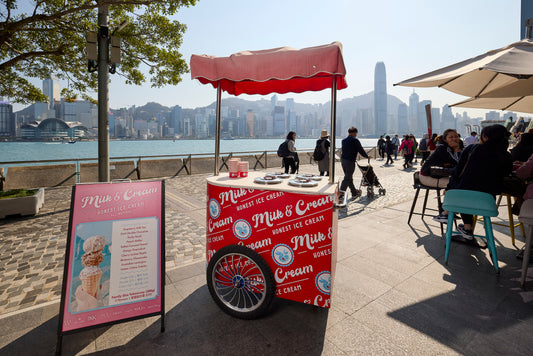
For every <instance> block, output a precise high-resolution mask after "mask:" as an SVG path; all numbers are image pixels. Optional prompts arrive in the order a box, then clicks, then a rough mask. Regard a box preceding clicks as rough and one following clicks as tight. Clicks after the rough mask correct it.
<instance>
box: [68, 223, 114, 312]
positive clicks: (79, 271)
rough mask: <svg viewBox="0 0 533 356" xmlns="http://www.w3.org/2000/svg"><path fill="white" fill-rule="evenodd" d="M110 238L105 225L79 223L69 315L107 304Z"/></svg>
mask: <svg viewBox="0 0 533 356" xmlns="http://www.w3.org/2000/svg"><path fill="white" fill-rule="evenodd" d="M88 235H90V236H88ZM106 236H109V238H106ZM110 236H111V224H110V223H109V222H98V223H86V224H79V225H78V227H77V229H76V243H75V249H74V256H73V270H72V285H71V294H70V295H71V300H70V311H71V312H72V313H76V312H82V311H87V310H91V309H96V308H101V307H104V306H107V305H108V304H109V279H110V264H111V237H110Z"/></svg>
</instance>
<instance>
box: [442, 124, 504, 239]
mask: <svg viewBox="0 0 533 356" xmlns="http://www.w3.org/2000/svg"><path fill="white" fill-rule="evenodd" d="M509 135H510V133H509V132H508V131H507V129H506V128H505V127H504V126H502V125H491V126H486V127H484V128H483V130H482V131H481V135H480V143H479V144H477V145H470V146H468V147H467V148H465V149H464V151H463V153H462V155H461V157H460V159H459V163H458V164H457V167H455V170H454V171H453V174H452V176H451V177H450V183H449V184H448V187H447V188H446V189H447V190H451V189H467V190H476V191H479V192H485V193H489V194H492V195H493V196H494V198H495V199H496V195H498V194H500V193H501V192H502V189H503V180H504V177H507V176H509V174H510V173H511V171H512V169H513V159H512V158H511V154H510V153H509V152H508V151H507V148H508V147H509ZM461 219H463V224H459V225H458V226H457V230H458V231H459V232H461V234H462V235H463V237H464V238H465V239H467V240H472V239H473V238H474V234H473V229H472V224H473V222H474V218H473V216H472V215H468V214H461ZM476 241H477V243H478V245H479V246H480V247H484V246H487V243H486V241H485V240H484V239H483V238H481V237H476Z"/></svg>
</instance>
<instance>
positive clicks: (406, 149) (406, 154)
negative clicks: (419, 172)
mask: <svg viewBox="0 0 533 356" xmlns="http://www.w3.org/2000/svg"><path fill="white" fill-rule="evenodd" d="M413 146H414V142H413V139H412V136H408V135H405V136H404V140H403V141H402V144H401V145H400V151H401V152H402V155H403V158H404V163H403V168H404V169H407V168H409V167H411V166H412V164H411V163H410V162H411V160H412V159H413Z"/></svg>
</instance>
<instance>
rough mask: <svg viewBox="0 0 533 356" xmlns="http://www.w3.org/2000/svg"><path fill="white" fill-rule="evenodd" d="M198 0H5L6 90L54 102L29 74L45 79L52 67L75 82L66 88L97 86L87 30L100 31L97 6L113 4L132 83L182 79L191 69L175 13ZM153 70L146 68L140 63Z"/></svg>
mask: <svg viewBox="0 0 533 356" xmlns="http://www.w3.org/2000/svg"><path fill="white" fill-rule="evenodd" d="M196 2H197V0H68V1H66V0H37V1H33V0H24V1H22V0H20V1H17V0H0V96H5V97H8V98H10V99H11V101H13V102H16V103H21V104H29V103H33V102H36V101H47V100H48V99H47V98H46V97H45V96H44V95H43V93H42V91H41V90H40V89H39V88H37V87H35V86H34V85H33V84H32V83H31V82H30V81H29V80H28V79H29V78H37V79H46V78H48V77H49V74H50V72H53V73H54V75H55V76H56V77H57V78H59V79H63V80H67V81H68V88H64V89H63V90H62V93H61V94H62V95H63V96H64V97H66V98H69V99H73V98H75V97H77V95H78V94H80V95H81V96H82V97H83V98H84V99H87V100H92V98H91V96H90V95H89V94H87V92H88V91H95V90H96V88H97V73H96V72H92V73H89V71H88V69H87V59H86V34H87V32H89V31H94V32H98V25H97V16H98V6H105V5H109V32H110V33H112V32H113V30H114V28H116V27H117V26H118V25H119V24H120V23H122V22H123V21H128V25H127V26H125V27H124V28H123V29H121V30H120V31H118V32H116V33H115V34H114V35H115V36H118V37H120V38H121V41H122V43H121V57H122V62H121V64H120V65H119V67H118V68H117V74H118V75H122V76H124V78H125V81H126V83H127V84H135V85H141V84H143V83H145V82H146V81H147V80H149V81H150V83H151V86H152V87H161V86H164V85H176V84H178V83H179V82H181V75H182V74H184V73H187V72H188V71H189V68H188V66H187V63H186V61H185V60H184V59H183V58H182V56H181V54H180V53H179V52H178V49H179V47H180V45H181V44H182V40H183V34H184V33H185V31H186V29H187V27H186V26H185V25H184V24H181V23H180V22H178V21H175V20H172V19H171V18H170V17H171V16H173V15H175V14H176V13H177V12H178V9H179V8H180V7H182V6H187V7H188V6H193V5H195V4H196ZM145 68H147V69H148V71H147V72H148V74H147V75H145V72H146V71H144V70H143V71H141V69H145Z"/></svg>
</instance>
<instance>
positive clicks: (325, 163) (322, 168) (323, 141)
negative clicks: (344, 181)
mask: <svg viewBox="0 0 533 356" xmlns="http://www.w3.org/2000/svg"><path fill="white" fill-rule="evenodd" d="M328 139H329V134H328V130H322V132H321V133H320V139H319V140H317V141H316V145H317V147H318V148H319V150H320V152H322V153H323V154H324V157H323V158H322V159H321V160H320V161H318V172H319V173H320V175H321V176H323V175H324V173H325V174H326V176H329V147H330V145H331V144H330V143H329V140H328Z"/></svg>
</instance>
